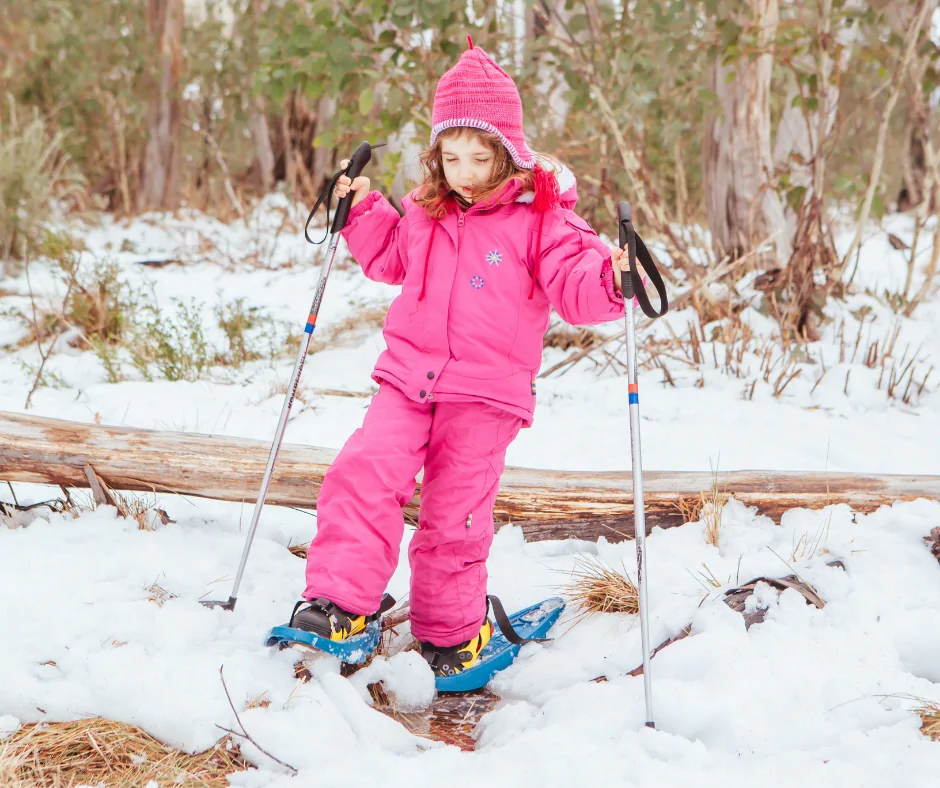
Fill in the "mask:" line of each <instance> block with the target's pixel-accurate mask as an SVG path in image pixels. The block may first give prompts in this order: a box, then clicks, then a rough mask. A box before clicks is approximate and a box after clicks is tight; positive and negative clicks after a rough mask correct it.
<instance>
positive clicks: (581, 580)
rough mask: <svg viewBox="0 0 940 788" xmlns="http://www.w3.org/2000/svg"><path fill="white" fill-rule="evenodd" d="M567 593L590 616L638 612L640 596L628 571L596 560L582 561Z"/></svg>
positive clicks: (590, 558)
mask: <svg viewBox="0 0 940 788" xmlns="http://www.w3.org/2000/svg"><path fill="white" fill-rule="evenodd" d="M570 576H571V581H570V582H569V583H568V584H567V585H566V586H565V588H564V592H565V594H566V595H567V596H568V597H570V599H571V600H572V601H573V602H575V603H576V604H577V605H578V606H579V607H580V608H581V609H582V610H583V611H584V612H585V614H587V613H638V612H639V609H640V600H639V594H638V592H637V588H636V586H635V585H634V584H633V581H632V580H631V579H630V578H629V577H627V575H626V572H623V573H621V572H617V571H615V570H613V569H610V568H609V567H607V566H606V565H604V563H603V562H602V561H601V560H600V559H599V558H595V557H593V556H592V557H588V558H579V559H577V560H576V561H575V566H574V569H573V570H572V571H571V572H570Z"/></svg>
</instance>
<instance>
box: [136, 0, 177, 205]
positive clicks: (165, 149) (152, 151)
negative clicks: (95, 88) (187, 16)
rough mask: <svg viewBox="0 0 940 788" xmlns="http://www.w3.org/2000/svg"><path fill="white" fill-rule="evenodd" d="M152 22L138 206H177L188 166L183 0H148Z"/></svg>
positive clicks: (148, 11) (148, 20) (149, 23)
mask: <svg viewBox="0 0 940 788" xmlns="http://www.w3.org/2000/svg"><path fill="white" fill-rule="evenodd" d="M147 23H148V28H149V30H150V34H151V37H152V39H151V40H152V41H153V42H154V44H155V49H156V51H157V57H158V66H157V69H156V75H155V76H156V79H155V84H154V86H153V90H152V92H151V95H150V112H149V117H148V130H149V137H148V140H147V149H146V152H145V153H144V161H143V173H142V179H141V189H140V192H139V193H138V209H140V210H147V209H151V208H163V209H165V210H176V208H178V207H179V203H180V182H181V174H182V165H183V151H182V144H181V139H180V137H181V132H182V129H183V110H182V102H181V98H180V88H181V85H180V81H181V79H182V76H183V0H148V3H147Z"/></svg>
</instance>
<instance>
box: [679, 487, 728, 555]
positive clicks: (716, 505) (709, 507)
mask: <svg viewBox="0 0 940 788" xmlns="http://www.w3.org/2000/svg"><path fill="white" fill-rule="evenodd" d="M727 503H728V495H727V494H725V493H722V492H719V490H718V473H717V472H715V473H713V474H712V487H711V489H710V490H709V491H708V492H706V491H705V490H702V491H701V492H700V493H699V497H698V500H696V499H695V498H680V499H679V500H677V501H676V508H677V509H678V510H679V512H680V514H681V515H682V519H683V520H684V521H685V522H687V523H697V522H699V521H701V522H704V523H705V541H706V542H708V544H710V545H712V546H713V547H718V542H719V539H720V537H721V513H722V512H723V511H724V508H725V504H727Z"/></svg>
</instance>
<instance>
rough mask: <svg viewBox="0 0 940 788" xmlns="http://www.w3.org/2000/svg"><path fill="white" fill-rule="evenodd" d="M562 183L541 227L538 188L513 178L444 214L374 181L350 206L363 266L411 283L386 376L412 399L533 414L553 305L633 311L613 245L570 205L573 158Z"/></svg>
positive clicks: (592, 317) (565, 311) (398, 312)
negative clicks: (486, 196)
mask: <svg viewBox="0 0 940 788" xmlns="http://www.w3.org/2000/svg"><path fill="white" fill-rule="evenodd" d="M559 184H560V191H561V207H558V208H555V209H553V210H551V211H548V212H547V213H545V214H544V218H543V219H542V226H541V238H539V220H540V218H541V217H542V215H541V214H539V213H537V212H536V211H535V210H534V208H533V206H532V204H531V203H532V198H533V194H532V193H531V192H527V193H522V187H521V186H520V185H519V184H518V183H516V182H513V183H511V184H509V185H508V186H507V187H506V189H505V190H504V191H503V193H502V194H501V195H500V196H499V197H498V198H494V199H493V200H490V201H488V202H487V203H486V204H482V203H477V204H475V205H473V206H471V207H470V208H469V209H468V210H467V211H462V210H460V208H459V207H457V206H456V205H453V207H451V208H449V209H448V212H447V214H446V215H445V216H444V218H443V219H441V220H435V219H432V218H431V217H429V216H428V215H427V213H426V212H425V210H424V209H423V208H421V207H419V206H416V205H415V204H414V203H413V202H412V201H411V199H410V198H409V197H405V198H404V200H403V201H402V203H403V206H404V209H405V215H404V216H401V217H400V216H399V215H398V212H397V211H396V210H395V209H394V208H393V207H392V205H391V204H390V203H389V202H388V200H386V199H385V198H384V197H383V196H382V195H381V194H380V193H379V192H377V191H373V192H371V193H370V194H369V195H368V196H367V197H366V198H365V199H364V200H363V201H362V202H360V203H359V204H358V205H357V206H356V207H355V208H353V209H352V211H350V214H349V221H348V223H347V225H346V227H345V229H344V230H343V237H344V238H345V239H346V242H347V245H348V246H349V251H350V252H351V253H352V255H353V257H355V259H356V260H357V261H358V262H359V264H360V265H361V266H362V270H363V272H364V273H365V275H366V276H367V277H369V278H370V279H373V280H375V281H377V282H386V283H388V284H392V285H402V291H401V294H400V295H399V296H398V297H397V298H396V299H395V300H394V301H393V302H392V305H391V307H390V308H389V311H388V317H387V318H386V321H385V331H384V335H385V341H386V344H387V348H388V349H387V350H385V351H384V352H383V353H382V355H381V356H379V359H378V362H377V363H376V366H375V370H374V372H373V378H374V379H375V380H376V381H377V382H379V381H387V382H389V383H391V384H393V385H394V386H395V387H396V388H398V389H400V390H401V391H402V392H403V393H404V394H405V396H407V397H408V398H409V399H411V400H413V401H415V402H433V401H470V400H477V401H484V402H488V403H490V404H492V405H496V406H497V407H500V408H503V409H505V410H508V411H509V412H511V413H515V414H517V415H518V416H520V417H522V418H523V419H524V420H525V422H526V424H527V425H528V424H531V423H532V419H533V413H534V410H535V379H536V376H537V375H538V371H539V367H540V366H541V363H542V338H543V336H544V335H545V332H546V330H547V329H548V325H549V316H550V311H551V307H554V308H555V310H556V311H557V312H558V314H559V315H560V316H561V318H562V319H563V320H565V321H566V322H568V323H572V324H576V325H593V324H597V323H603V322H606V321H608V320H615V319H617V318H620V317H623V314H624V305H623V298H622V296H621V295H620V293H618V292H617V291H616V290H615V288H614V282H613V269H612V266H611V262H610V249H609V248H608V247H607V245H606V244H604V243H603V242H601V240H600V239H599V238H598V237H597V234H596V233H595V232H594V231H593V230H592V229H591V227H590V225H588V223H587V222H585V221H584V220H583V219H582V218H580V217H579V216H578V215H577V214H576V213H574V211H573V210H571V209H572V207H573V206H574V204H575V202H576V200H577V187H576V185H575V183H574V176H573V175H571V173H570V171H568V170H567V168H564V169H563V170H562V172H561V174H560V175H559ZM536 248H538V249H539V250H540V253H539V254H538V259H537V260H536ZM533 271H534V272H535V280H536V281H535V282H533Z"/></svg>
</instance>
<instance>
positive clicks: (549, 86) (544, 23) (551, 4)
mask: <svg viewBox="0 0 940 788" xmlns="http://www.w3.org/2000/svg"><path fill="white" fill-rule="evenodd" d="M546 5H547V7H548V8H547V10H546V8H544V7H542V8H540V7H537V6H536V5H533V6H532V7H531V8H530V9H529V11H528V13H527V14H526V38H527V39H528V40H531V41H534V40H535V39H537V38H540V37H542V36H545V35H561V33H560V32H558V31H554V30H553V28H554V27H558V26H559V24H560V23H565V22H567V20H568V18H569V17H570V15H571V12H569V11H568V10H567V9H566V4H565V0H546ZM591 10H592V14H593V16H596V14H597V10H596V9H595V8H593V7H592V9H591ZM536 83H537V86H538V91H539V92H540V93H543V94H545V95H546V96H547V97H548V102H547V107H548V112H546V113H545V114H544V115H543V116H542V117H541V118H539V119H538V121H537V125H539V126H541V127H542V128H545V129H550V130H551V131H553V132H554V133H556V134H561V133H562V131H564V128H565V123H566V122H567V120H568V110H569V109H570V108H571V102H570V101H568V99H567V98H565V94H566V93H567V85H566V83H565V80H564V78H563V77H561V76H560V71H559V64H558V63H556V62H555V60H554V58H550V57H548V56H542V57H541V58H539V60H538V66H537V71H536Z"/></svg>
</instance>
